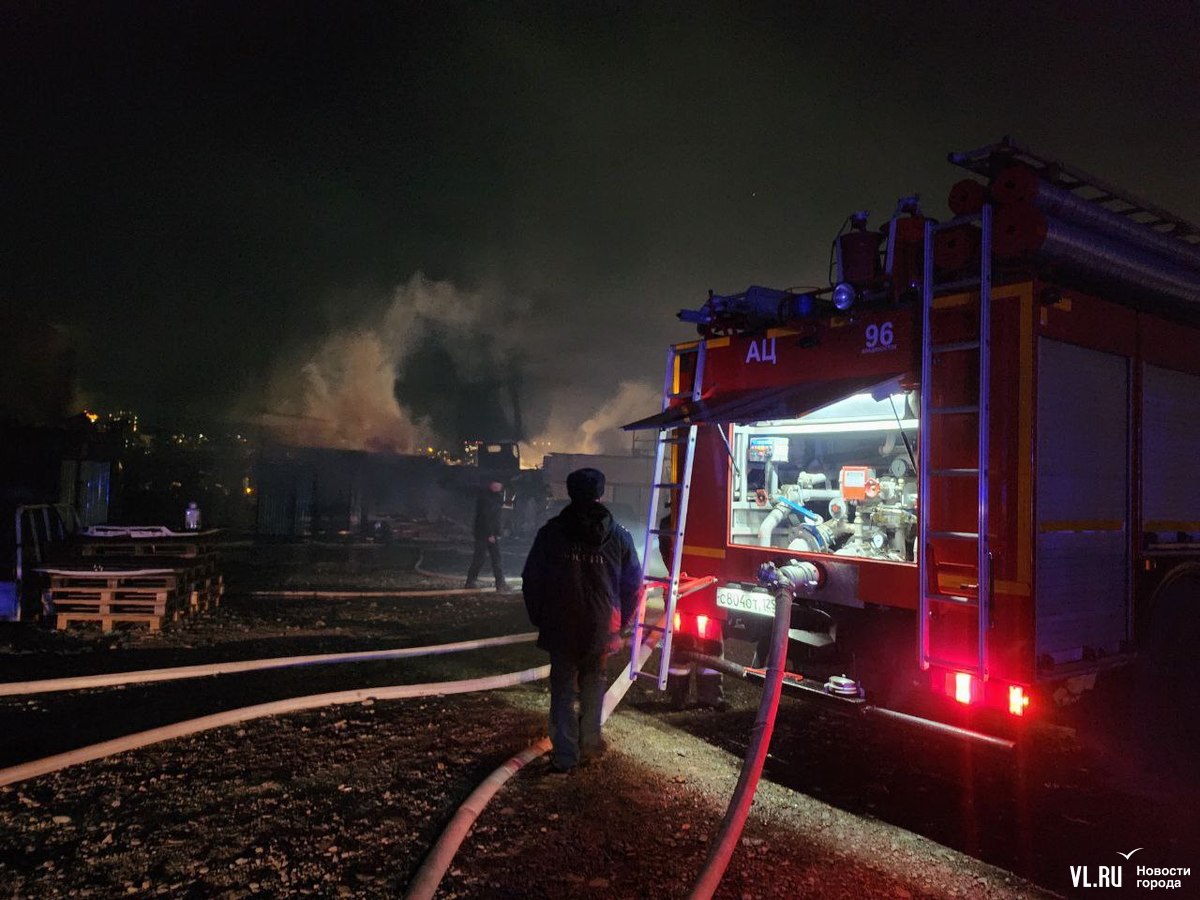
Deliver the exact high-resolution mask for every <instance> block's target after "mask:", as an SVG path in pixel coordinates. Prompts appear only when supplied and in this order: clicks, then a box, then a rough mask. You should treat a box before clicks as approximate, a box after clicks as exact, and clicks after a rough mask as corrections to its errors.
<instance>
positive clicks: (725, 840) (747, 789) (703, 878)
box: [688, 560, 820, 900]
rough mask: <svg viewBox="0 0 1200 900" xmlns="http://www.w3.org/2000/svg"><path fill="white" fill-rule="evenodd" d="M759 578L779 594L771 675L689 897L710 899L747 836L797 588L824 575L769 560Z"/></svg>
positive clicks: (807, 567) (800, 565) (784, 662)
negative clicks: (722, 814)
mask: <svg viewBox="0 0 1200 900" xmlns="http://www.w3.org/2000/svg"><path fill="white" fill-rule="evenodd" d="M758 579H759V581H761V582H762V583H763V584H765V585H767V586H768V587H770V588H771V589H772V593H774V595H775V622H774V625H773V626H772V628H771V652H770V655H769V656H768V657H767V671H766V679H765V683H764V685H763V694H762V699H761V700H760V701H759V704H758V713H757V714H756V715H755V717H754V727H753V729H752V730H751V732H750V746H749V747H748V748H747V749H746V758H745V760H744V761H743V763H742V772H741V775H740V776H739V777H738V783H737V787H736V788H734V791H733V796H732V797H731V798H730V800H729V808H728V809H727V810H726V811H725V819H724V820H723V821H722V822H721V830H720V831H719V832H718V834H717V838H716V841H715V842H714V843H713V845H712V847H711V848H710V849H709V853H708V859H707V861H706V862H705V863H704V868H703V869H702V870H701V871H700V875H699V877H697V879H696V883H695V885H694V886H693V887H692V892H691V893H690V894H689V895H688V900H709V898H711V897H712V895H713V893H714V892H715V891H716V889H717V886H718V885H720V883H721V878H722V877H723V876H724V875H725V870H726V868H728V866H729V860H730V859H731V858H732V857H733V851H734V849H735V848H736V847H737V844H738V839H739V838H740V837H741V835H742V828H743V827H745V824H746V818H747V817H748V816H749V815H750V804H751V803H753V802H754V793H755V791H757V790H758V781H759V778H760V776H761V775H762V769H763V763H764V762H765V761H766V758H767V749H768V748H769V747H770V745H771V733H772V732H773V731H774V730H775V713H776V711H777V710H778V709H779V696H780V694H781V693H782V690H783V672H784V669H785V668H786V665H787V643H788V629H789V628H790V627H791V621H792V600H793V598H794V597H795V595H796V593H797V592H804V593H808V592H810V591H811V590H813V589H814V588H815V587H816V586H817V585H818V584H819V582H820V574H819V573H818V571H817V568H816V566H814V565H813V564H812V563H807V562H797V561H795V560H793V561H792V562H791V563H790V564H789V565H786V566H784V567H783V568H776V567H775V566H774V565H773V564H772V563H766V564H764V565H763V566H762V568H760V569H759V572H758Z"/></svg>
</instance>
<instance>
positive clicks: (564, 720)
mask: <svg viewBox="0 0 1200 900" xmlns="http://www.w3.org/2000/svg"><path fill="white" fill-rule="evenodd" d="M567 494H568V496H569V497H570V498H571V502H570V504H568V505H567V507H566V509H564V510H563V511H562V512H561V513H559V514H558V515H557V516H555V517H554V518H553V519H551V520H550V521H549V522H547V523H546V524H545V525H543V526H542V528H541V530H540V531H538V533H537V537H535V538H534V540H533V546H532V547H531V548H530V550H529V557H528V559H526V561H525V570H524V572H523V573H522V576H523V582H522V591H523V592H524V595H525V608H526V610H527V611H528V613H529V620H530V621H531V622H532V623H533V624H534V625H535V626H536V627H537V628H538V630H539V633H538V642H537V644H538V646H539V647H541V648H542V649H543V650H547V651H549V653H550V742H551V744H552V745H553V750H552V752H551V760H550V765H551V770H552V771H553V772H555V773H559V774H563V773H568V772H570V771H571V770H572V769H574V768H575V766H577V765H579V763H580V762H584V763H586V762H588V761H590V760H591V759H594V758H595V757H598V756H600V755H601V754H602V753H603V752H604V742H603V741H602V740H601V738H600V720H601V714H602V710H603V706H604V689H605V686H606V678H605V675H606V674H607V673H606V671H605V669H606V666H607V663H608V657H609V654H610V653H614V652H615V651H617V650H619V649H620V647H621V631H622V630H623V629H624V628H625V626H627V625H628V624H629V623H630V621H631V620H632V619H633V616H634V613H635V612H636V611H637V599H638V591H639V590H640V588H641V584H642V567H641V566H640V565H639V564H638V556H637V551H636V550H634V548H633V538H632V537H630V536H629V532H628V531H626V530H625V529H624V528H623V527H621V525H619V524H618V523H617V522H616V521H615V520H614V519H613V517H612V513H610V512H609V511H608V509H607V508H605V506H604V505H603V504H602V503H600V498H601V497H602V496H603V495H604V473H603V472H601V471H600V470H599V469H577V470H576V471H574V472H572V473H571V474H570V475H568V476H567ZM576 702H578V703H579V710H578V712H576V709H575V704H576Z"/></svg>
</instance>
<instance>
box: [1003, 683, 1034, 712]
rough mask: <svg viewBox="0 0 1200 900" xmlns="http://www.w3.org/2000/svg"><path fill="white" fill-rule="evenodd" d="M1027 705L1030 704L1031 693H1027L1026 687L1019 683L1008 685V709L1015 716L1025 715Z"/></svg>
mask: <svg viewBox="0 0 1200 900" xmlns="http://www.w3.org/2000/svg"><path fill="white" fill-rule="evenodd" d="M1027 706H1029V695H1028V694H1026V693H1025V688H1023V687H1021V686H1020V685H1019V684H1010V685H1009V686H1008V711H1009V712H1010V713H1012V714H1013V715H1014V716H1023V715H1025V708H1026V707H1027Z"/></svg>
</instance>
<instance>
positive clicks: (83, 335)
mask: <svg viewBox="0 0 1200 900" xmlns="http://www.w3.org/2000/svg"><path fill="white" fill-rule="evenodd" d="M1198 48H1200V4H1198V3H1197V2H1195V0H1191V2H1188V0H1174V2H1166V0H1164V2H1137V3H1129V2H1126V3H1112V2H1079V3H1008V2H1006V3H987V2H980V3H961V2H955V3H936V2H935V3H912V2H898V0H893V2H888V3H803V2H798V3H780V4H760V3H728V4H708V3H700V4H695V3H686V4H685V3H678V4H673V3H671V4H669V3H654V4H645V5H638V4H632V3H603V2H595V3H589V4H583V3H566V4H557V5H556V8H555V6H552V5H551V4H532V3H530V4H507V3H488V4H482V3H481V4H461V3H416V4H402V3H385V4H373V3H336V4H335V3H321V4H305V3H253V2H243V3H237V4H229V5H226V4H221V3H215V2H200V3H180V2H146V3H122V2H105V3H91V2H79V3H70V4H61V3H34V2H32V0H12V2H5V3H4V4H3V6H2V7H0V84H2V87H0V91H3V107H2V127H3V135H2V138H0V155H2V159H0V185H2V194H0V202H2V204H3V216H2V217H0V223H2V225H0V227H2V229H3V233H2V240H0V303H3V304H4V305H5V306H6V307H10V308H11V309H29V310H33V311H34V312H35V313H36V314H37V315H38V316H39V317H41V318H42V319H43V320H45V321H48V322H50V323H52V324H54V325H55V326H57V327H59V328H60V329H61V330H62V331H63V332H64V333H65V335H66V336H67V338H68V340H69V342H70V344H71V345H72V346H73V347H74V348H75V352H76V358H77V375H78V387H79V399H80V402H86V403H88V404H91V405H96V406H100V407H103V408H116V407H126V408H133V409H134V410H136V411H138V412H140V413H141V414H142V416H143V419H148V420H159V421H168V420H170V419H171V418H172V417H180V418H185V417H197V416H222V417H232V418H234V419H236V420H238V421H247V420H254V419H255V418H256V417H258V419H259V420H261V419H262V416H263V414H264V413H265V414H268V416H267V419H268V420H270V421H277V422H283V421H290V422H300V423H304V422H308V423H310V425H311V428H312V429H314V430H312V431H310V433H309V434H308V435H307V437H306V436H305V435H301V436H300V439H302V440H304V439H307V440H315V441H320V442H324V443H335V444H336V443H341V444H343V445H347V446H349V445H359V446H379V447H384V446H390V447H396V448H399V449H408V448H410V447H411V446H415V445H416V443H417V442H421V443H424V441H425V440H427V439H429V440H445V441H449V440H451V439H455V438H458V437H461V436H462V435H463V433H465V432H467V431H470V430H471V429H472V428H474V427H475V426H476V425H478V429H479V430H487V429H489V428H492V425H491V424H489V423H490V422H491V421H492V418H493V417H492V415H491V413H488V412H486V411H484V412H478V413H477V408H479V407H483V408H490V407H493V406H497V405H498V406H504V405H505V404H506V403H507V402H508V401H507V398H508V397H509V396H510V395H511V393H512V391H511V390H510V389H509V385H510V384H516V385H517V387H518V389H519V393H520V396H521V402H522V406H523V409H522V412H523V413H524V418H525V420H526V425H527V430H528V432H529V436H533V437H536V436H539V435H541V436H543V437H546V436H548V435H550V434H553V435H554V436H555V440H556V441H557V443H556V449H571V448H572V446H575V447H578V448H580V449H582V448H583V447H584V446H585V445H586V446H587V447H588V448H590V449H596V447H597V446H602V445H603V441H601V444H596V442H595V440H593V439H592V438H593V437H598V438H601V439H602V438H604V437H605V435H606V434H607V431H606V429H607V428H608V427H610V426H612V425H616V424H620V422H622V421H628V420H629V419H632V418H636V417H639V416H640V415H643V414H645V413H647V412H650V411H651V410H652V408H653V405H654V403H655V402H656V401H655V399H654V397H655V395H656V392H657V389H658V387H659V386H660V384H661V380H660V379H661V367H662V364H663V359H664V350H665V345H666V344H667V343H668V342H669V341H672V340H681V339H686V338H687V337H688V334H689V332H688V329H687V327H686V326H683V325H682V324H680V323H679V322H678V321H677V320H676V319H675V317H674V314H675V312H676V311H677V310H678V309H679V308H680V307H682V306H692V307H694V306H698V305H699V304H700V303H701V302H702V301H703V299H704V297H705V295H706V292H707V290H708V289H709V288H713V289H715V290H716V291H717V292H719V293H731V292H735V291H739V290H742V289H744V288H745V287H746V286H748V285H749V284H752V283H754V284H767V285H772V286H776V287H788V286H794V285H823V284H824V283H825V280H826V265H827V260H828V248H829V242H830V240H831V239H832V238H833V236H834V234H835V233H836V232H837V231H838V229H839V227H840V226H841V224H842V221H843V220H844V219H845V217H846V215H847V214H848V213H849V212H850V211H852V210H855V209H861V208H868V209H871V210H872V211H873V213H874V215H873V218H872V223H873V224H874V223H875V222H877V221H879V220H880V219H882V218H884V217H886V216H887V215H888V214H890V212H891V210H892V208H893V206H894V205H895V201H896V198H897V197H899V196H902V195H905V194H909V193H913V192H919V193H920V194H921V195H922V198H923V200H924V202H925V206H926V210H927V211H928V212H930V213H932V214H933V215H935V216H942V215H945V214H946V209H945V196H946V192H947V189H948V188H949V186H950V185H951V184H952V183H953V182H954V181H956V180H957V179H958V178H959V177H960V175H961V173H960V172H959V171H958V170H957V169H955V168H954V167H952V166H950V165H949V164H947V163H946V162H945V155H946V153H947V151H950V150H962V149H970V148H974V147H977V146H981V145H983V144H987V143H990V142H993V141H995V140H997V139H999V138H1000V137H1001V136H1002V135H1005V134H1012V135H1014V136H1015V137H1017V138H1018V139H1019V140H1021V141H1022V142H1023V143H1025V144H1027V145H1029V146H1031V147H1033V148H1035V149H1037V150H1039V151H1041V152H1043V153H1046V154H1050V155H1053V156H1057V157H1060V158H1062V159H1065V160H1068V161H1070V162H1072V163H1074V164H1075V165H1077V166H1079V167H1081V168H1083V169H1085V170H1087V171H1090V172H1093V173H1095V174H1096V175H1098V176H1099V177H1101V178H1104V179H1105V180H1108V181H1111V182H1114V183H1116V184H1118V185H1121V186H1123V187H1125V188H1127V189H1129V190H1130V191H1133V192H1134V193H1137V194H1140V195H1142V196H1144V197H1147V198H1148V199H1151V200H1153V201H1156V202H1158V203H1159V204H1160V205H1162V206H1164V207H1166V208H1168V209H1170V210H1172V211H1174V212H1176V213H1178V214H1179V215H1182V216H1183V217H1185V218H1188V219H1191V220H1193V221H1196V220H1200V178H1198V177H1197V167H1198V165H1200V52H1198ZM397 378H399V383H400V388H399V392H400V394H401V396H402V398H403V400H404V402H405V407H404V408H403V409H401V408H400V407H398V406H397V405H396V403H395V400H394V394H393V390H394V388H395V384H396V380H397ZM11 389H12V388H10V387H9V386H7V385H6V386H5V390H11ZM647 404H650V405H649V406H647ZM276 414H279V415H276ZM297 415H298V416H307V417H308V418H307V419H303V418H300V419H297V418H291V417H293V416H297ZM501 418H503V415H501ZM589 419H590V420H592V421H591V422H590V423H588V422H587V421H586V420H589ZM621 440H624V439H621ZM568 445H572V446H568Z"/></svg>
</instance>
